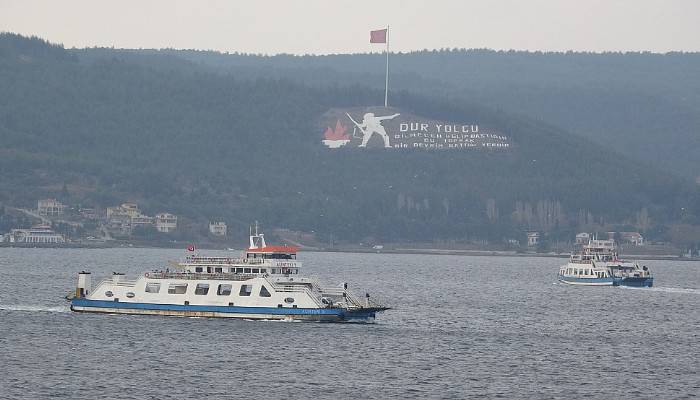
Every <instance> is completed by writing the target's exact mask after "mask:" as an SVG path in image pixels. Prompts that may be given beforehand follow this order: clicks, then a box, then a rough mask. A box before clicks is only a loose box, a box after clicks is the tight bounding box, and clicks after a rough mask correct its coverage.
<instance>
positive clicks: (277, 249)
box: [248, 246, 299, 253]
mask: <svg viewBox="0 0 700 400" xmlns="http://www.w3.org/2000/svg"><path fill="white" fill-rule="evenodd" d="M298 250H299V249H298V248H296V247H292V246H265V247H259V248H257V249H251V248H249V249H248V253H296V252H297V251H298Z"/></svg>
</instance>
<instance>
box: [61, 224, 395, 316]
mask: <svg viewBox="0 0 700 400" xmlns="http://www.w3.org/2000/svg"><path fill="white" fill-rule="evenodd" d="M297 253H298V249H297V248H295V247H290V246H267V245H266V243H265V237H264V235H263V234H262V233H260V234H258V232H257V228H256V232H255V233H254V234H253V233H251V236H250V246H249V247H248V249H247V250H246V251H245V252H244V254H243V256H242V257H219V256H203V255H198V254H193V255H190V256H188V257H186V258H185V260H184V261H183V262H180V263H176V264H175V269H174V270H170V269H169V268H167V269H165V270H157V271H150V272H147V273H144V274H142V275H141V276H139V277H137V278H136V279H133V280H129V279H126V277H125V276H124V275H123V274H119V273H114V274H113V275H112V277H111V278H109V279H105V280H102V281H101V282H100V283H98V284H97V285H96V286H95V287H94V288H92V286H91V274H90V273H89V272H81V273H79V274H78V286H77V288H76V291H75V295H74V297H73V298H72V299H71V310H73V311H77V312H101V313H116V314H149V315H171V316H192V317H222V318H245V319H282V320H312V321H367V322H371V321H373V320H374V318H375V316H376V313H378V312H381V311H385V310H387V309H388V307H385V306H382V305H380V304H378V303H376V302H375V301H374V300H373V299H371V298H370V296H369V294H366V295H365V296H364V298H358V297H357V296H355V295H353V294H352V293H351V292H349V291H348V290H347V284H343V286H338V287H325V286H322V285H321V284H320V283H319V282H318V280H317V279H315V278H313V277H304V276H302V274H301V273H300V271H301V262H300V261H298V260H297Z"/></svg>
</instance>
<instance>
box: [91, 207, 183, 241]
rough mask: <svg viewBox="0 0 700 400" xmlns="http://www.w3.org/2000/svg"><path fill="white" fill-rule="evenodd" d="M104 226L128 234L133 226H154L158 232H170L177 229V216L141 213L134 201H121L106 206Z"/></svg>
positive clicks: (118, 232)
mask: <svg viewBox="0 0 700 400" xmlns="http://www.w3.org/2000/svg"><path fill="white" fill-rule="evenodd" d="M105 226H106V228H107V229H108V230H110V231H111V232H114V233H117V234H120V235H124V236H128V235H131V233H132V232H133V230H134V229H135V228H139V227H141V228H146V227H151V226H152V227H155V228H156V230H157V231H158V232H163V233H170V232H172V231H174V230H175V229H177V216H176V215H173V214H169V213H159V214H156V216H155V217H151V216H148V215H146V214H143V213H142V212H141V210H140V209H139V206H138V204H136V203H123V204H122V205H120V206H116V207H107V220H106V225H105Z"/></svg>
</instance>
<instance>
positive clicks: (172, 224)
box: [155, 213, 177, 233]
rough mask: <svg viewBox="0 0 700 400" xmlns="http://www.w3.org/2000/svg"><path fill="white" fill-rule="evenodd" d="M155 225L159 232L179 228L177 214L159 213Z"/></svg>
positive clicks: (168, 231)
mask: <svg viewBox="0 0 700 400" xmlns="http://www.w3.org/2000/svg"><path fill="white" fill-rule="evenodd" d="M155 225H156V230H157V231H158V232H163V233H170V232H173V231H174V230H175V229H177V215H173V214H170V213H159V214H156V216H155Z"/></svg>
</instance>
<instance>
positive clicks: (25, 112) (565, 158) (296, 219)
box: [0, 34, 700, 241]
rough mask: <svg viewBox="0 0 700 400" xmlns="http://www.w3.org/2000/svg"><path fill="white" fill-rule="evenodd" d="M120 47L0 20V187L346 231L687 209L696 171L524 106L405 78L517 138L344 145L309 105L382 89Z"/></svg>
mask: <svg viewBox="0 0 700 400" xmlns="http://www.w3.org/2000/svg"><path fill="white" fill-rule="evenodd" d="M42 46H44V47H48V48H47V49H45V50H40V49H41V48H42ZM26 49H31V51H28V50H26ZM30 53H31V54H33V55H34V57H33V58H32V61H31V62H27V61H26V59H25V58H24V57H23V56H27V55H29V54H30ZM124 54H125V52H123V51H111V50H109V49H98V50H94V51H93V50H64V49H62V48H61V47H60V46H55V45H51V44H48V43H46V42H44V41H41V40H38V39H35V38H34V39H30V38H23V37H19V36H15V35H8V34H3V35H0V91H1V92H2V93H4V95H3V96H2V97H1V98H0V138H1V140H2V143H3V146H2V148H0V156H1V157H0V173H1V174H2V176H3V179H2V181H0V201H2V202H5V203H7V204H12V205H20V206H22V205H30V204H32V202H34V201H35V200H36V199H37V198H39V197H45V196H49V195H60V193H56V192H55V189H52V188H55V187H57V184H58V187H60V186H61V184H63V183H68V184H69V186H70V187H71V188H79V190H73V191H72V193H69V194H68V197H69V199H67V201H71V202H76V203H77V202H80V203H81V204H88V205H91V206H108V205H115V204H119V203H121V202H123V201H125V200H135V201H139V203H140V204H141V205H142V207H143V209H144V210H145V211H146V212H150V211H153V210H168V211H170V212H173V213H176V214H178V215H182V216H184V217H186V218H190V219H193V220H206V219H208V218H211V217H212V216H221V217H223V218H224V219H225V220H229V221H231V220H233V221H250V220H252V219H258V220H260V221H261V222H263V223H265V224H266V225H267V226H277V227H283V228H289V229H293V230H298V231H305V232H312V231H313V232H315V233H317V234H318V235H320V236H321V237H324V235H331V234H332V235H333V236H334V237H335V238H338V239H347V240H363V238H368V237H371V238H375V239H376V240H381V241H391V240H424V241H425V240H434V239H446V238H453V239H454V238H459V239H467V238H470V239H478V238H482V239H487V240H490V241H501V240H503V239H504V238H508V237H517V236H518V235H520V234H522V232H523V231H524V230H526V229H536V230H543V231H547V232H549V234H550V235H552V236H553V237H556V236H557V235H559V236H561V237H568V236H569V235H570V234H571V232H574V231H576V230H578V229H583V228H585V227H586V226H589V227H590V226H592V225H594V224H600V223H601V222H602V223H616V224H620V225H621V226H622V225H634V224H635V221H636V218H637V215H638V214H639V212H640V210H641V209H642V208H646V209H648V212H649V214H650V215H651V218H652V220H653V221H655V222H656V223H657V226H658V228H659V229H662V227H663V225H664V224H666V223H672V222H677V221H681V220H683V221H685V222H690V223H698V221H697V218H698V217H697V216H698V215H700V210H698V207H700V201H698V190H697V187H695V186H693V185H692V184H690V183H688V182H686V181H685V180H683V179H680V178H676V177H674V176H672V175H670V174H667V173H664V172H660V171H659V170H658V169H656V168H654V167H652V166H651V165H650V164H649V163H645V162H642V163H637V162H633V161H632V160H631V158H629V157H627V156H625V155H621V154H619V153H616V152H614V151H613V150H612V149H609V148H606V147H605V146H598V145H595V144H593V143H592V142H590V141H588V140H586V139H584V138H581V137H578V136H574V135H571V134H568V133H566V132H565V131H562V130H561V129H559V128H557V127H555V126H553V125H550V124H546V123H543V122H540V121H537V120H535V119H531V118H525V117H523V116H518V115H517V114H510V113H506V112H504V111H502V110H498V109H494V108H491V107H490V106H487V105H479V104H476V103H475V102H473V101H472V102H470V101H465V100H461V99H458V98H456V97H455V98H445V97H444V96H437V94H436V93H434V92H428V91H426V92H425V93H418V92H413V91H404V92H398V93H393V94H392V104H393V105H395V106H396V107H397V108H398V109H400V110H404V111H405V112H407V113H412V114H415V115H420V116H425V117H426V118H431V119H434V120H438V121H454V122H455V123H469V122H473V121H479V123H482V124H485V125H489V126H492V127H493V128H494V129H497V130H499V131H502V132H506V133H507V134H508V136H509V138H510V139H511V140H512V141H513V143H514V144H517V151H508V152H459V151H454V152H436V151H425V150H422V151H408V152H396V151H393V152H391V151H386V149H369V148H368V149H366V151H351V152H348V151H341V152H338V151H333V150H332V149H329V148H327V147H326V146H324V145H323V143H322V140H321V139H322V135H323V130H322V129H320V128H319V123H318V118H320V117H321V116H322V115H323V114H324V113H326V112H327V111H328V110H330V109H345V108H352V107H366V106H371V105H372V104H376V103H377V102H378V101H377V99H381V98H382V97H383V96H382V95H383V93H382V91H381V90H379V89H376V88H372V87H367V86H363V85H350V86H341V85H334V84H330V83H319V82H317V84H315V85H309V84H306V83H304V82H303V81H301V80H298V79H296V78H295V77H293V76H292V77H284V76H277V77H273V78H265V77H262V76H254V75H251V74H248V73H241V74H238V73H237V72H235V71H230V72H224V73H222V72H221V71H213V70H212V69H211V68H210V67H207V66H202V65H198V64H197V63H193V62H190V61H186V60H180V59H178V58H177V57H175V58H172V56H171V55H167V54H166V55H165V56H164V57H162V56H160V55H157V56H153V55H149V54H139V53H138V52H136V53H129V55H128V56H125V55H124ZM320 80H321V81H322V80H323V79H320ZM369 86H371V85H369ZM323 129H325V127H323ZM681 207H682V208H683V212H682V213H681V212H680V209H681Z"/></svg>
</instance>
